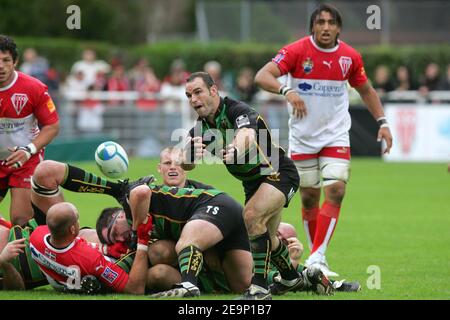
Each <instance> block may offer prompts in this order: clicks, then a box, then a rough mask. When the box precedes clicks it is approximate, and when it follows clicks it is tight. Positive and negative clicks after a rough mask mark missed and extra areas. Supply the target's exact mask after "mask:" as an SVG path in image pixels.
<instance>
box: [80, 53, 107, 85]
mask: <svg viewBox="0 0 450 320" xmlns="http://www.w3.org/2000/svg"><path fill="white" fill-rule="evenodd" d="M110 69H111V67H110V66H109V64H107V63H106V62H105V61H103V60H96V53H95V51H94V50H92V49H86V50H84V51H83V60H80V61H77V62H75V64H74V65H73V66H72V73H73V74H75V73H77V72H78V71H81V72H83V74H84V76H85V78H84V81H85V82H86V89H87V88H88V87H89V86H90V85H92V84H94V82H95V77H96V74H97V73H98V72H99V71H101V72H103V73H108V72H109V71H110Z"/></svg>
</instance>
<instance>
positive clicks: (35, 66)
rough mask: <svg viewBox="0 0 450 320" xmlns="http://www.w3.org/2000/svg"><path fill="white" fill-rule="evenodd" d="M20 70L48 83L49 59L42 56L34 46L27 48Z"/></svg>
mask: <svg viewBox="0 0 450 320" xmlns="http://www.w3.org/2000/svg"><path fill="white" fill-rule="evenodd" d="M20 71H22V72H23V73H26V74H28V75H30V76H32V77H35V78H37V79H39V80H41V81H42V82H43V83H45V84H47V80H48V75H47V72H48V61H47V59H45V58H43V57H40V56H39V55H38V54H37V52H36V50H35V49H34V48H27V49H25V51H24V52H23V63H22V65H21V66H20Z"/></svg>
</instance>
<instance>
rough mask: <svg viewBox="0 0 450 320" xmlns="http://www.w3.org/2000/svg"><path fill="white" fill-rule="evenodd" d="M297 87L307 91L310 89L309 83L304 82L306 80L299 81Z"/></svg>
mask: <svg viewBox="0 0 450 320" xmlns="http://www.w3.org/2000/svg"><path fill="white" fill-rule="evenodd" d="M298 88H299V89H300V90H301V91H309V90H311V89H312V85H310V84H309V83H306V82H300V83H299V84H298Z"/></svg>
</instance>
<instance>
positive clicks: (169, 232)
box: [149, 184, 223, 241]
mask: <svg viewBox="0 0 450 320" xmlns="http://www.w3.org/2000/svg"><path fill="white" fill-rule="evenodd" d="M149 187H150V189H151V190H152V198H151V202H150V208H149V212H150V213H151V214H152V216H153V225H154V231H153V232H154V233H153V235H154V236H155V237H156V238H158V239H170V240H175V241H176V240H178V239H179V238H180V234H181V230H182V229H183V227H184V225H185V224H186V222H187V221H188V220H189V219H190V218H191V217H192V215H193V214H194V212H195V210H196V209H197V208H198V207H199V206H201V205H203V204H205V203H206V202H208V201H209V200H211V199H213V198H214V197H215V196H217V195H219V194H222V193H223V192H222V191H219V190H216V189H207V190H206V189H194V188H178V187H170V186H166V185H154V184H151V185H149Z"/></svg>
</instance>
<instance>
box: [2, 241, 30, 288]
mask: <svg viewBox="0 0 450 320" xmlns="http://www.w3.org/2000/svg"><path fill="white" fill-rule="evenodd" d="M24 249H25V238H22V239H19V240H14V241H11V242H9V243H8V244H7V245H6V246H5V247H4V248H3V250H2V251H1V253H0V269H3V286H4V289H5V290H25V283H24V282H23V279H22V276H21V275H20V273H19V272H18V271H17V270H16V269H15V268H14V266H13V265H12V264H11V261H12V260H13V259H14V258H15V257H17V256H18V255H19V254H20V253H23V250H24Z"/></svg>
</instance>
